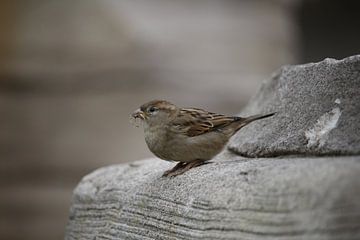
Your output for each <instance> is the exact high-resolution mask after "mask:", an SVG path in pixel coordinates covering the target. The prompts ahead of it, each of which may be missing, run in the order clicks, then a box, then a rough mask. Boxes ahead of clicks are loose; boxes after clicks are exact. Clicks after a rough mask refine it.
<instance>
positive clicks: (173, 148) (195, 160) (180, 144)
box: [132, 100, 275, 176]
mask: <svg viewBox="0 0 360 240" xmlns="http://www.w3.org/2000/svg"><path fill="white" fill-rule="evenodd" d="M274 114H275V113H271V114H266V115H254V116H250V117H247V118H242V117H228V116H225V115H222V114H217V113H212V112H208V111H205V110H203V109H199V108H179V107H177V106H176V105H174V104H172V103H170V102H168V101H165V100H153V101H150V102H148V103H145V104H143V105H142V106H141V107H140V108H139V109H138V110H136V111H135V112H134V113H133V114H132V117H133V118H140V119H141V120H143V123H144V135H145V141H146V143H147V145H148V147H149V149H150V151H151V152H152V153H154V154H155V155H156V156H157V157H159V158H161V159H164V160H168V161H177V162H179V163H178V164H177V165H176V166H175V167H174V168H173V169H171V170H168V171H166V172H165V173H164V176H176V175H180V174H182V173H184V172H186V171H187V170H189V169H191V168H193V167H196V166H199V165H201V164H203V163H204V162H205V161H207V160H210V159H212V158H213V157H214V156H215V155H217V154H218V153H219V152H220V151H221V150H222V149H223V147H224V146H225V145H226V143H227V142H228V140H229V139H230V138H231V137H232V136H233V135H234V134H235V133H236V132H237V131H238V130H239V129H241V128H242V127H244V126H245V125H247V124H249V123H250V122H252V121H255V120H258V119H262V118H267V117H270V116H272V115H274Z"/></svg>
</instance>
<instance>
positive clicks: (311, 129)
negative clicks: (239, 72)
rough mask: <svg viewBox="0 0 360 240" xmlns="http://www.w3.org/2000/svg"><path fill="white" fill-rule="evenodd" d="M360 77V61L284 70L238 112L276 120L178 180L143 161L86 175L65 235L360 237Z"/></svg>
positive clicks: (245, 133)
mask: <svg viewBox="0 0 360 240" xmlns="http://www.w3.org/2000/svg"><path fill="white" fill-rule="evenodd" d="M359 71H360V56H354V57H350V58H347V59H344V60H341V61H336V60H330V59H326V60H325V61H323V62H320V63H314V64H306V65H300V66H288V67H284V68H282V69H281V70H280V71H279V72H278V74H276V75H274V77H273V78H272V79H270V80H269V81H268V82H266V83H264V85H263V87H262V88H261V89H260V91H259V93H258V94H257V95H256V96H255V97H254V99H253V100H252V101H251V102H250V104H249V105H248V107H247V108H246V109H245V110H244V111H243V112H242V115H247V114H249V115H250V114H255V113H267V112H271V111H277V112H278V114H277V115H276V116H274V117H272V118H268V119H264V120H261V121H257V122H254V123H252V124H250V125H249V126H246V127H245V128H244V129H242V130H241V131H240V132H239V133H238V134H237V135H236V136H234V137H233V138H232V140H231V142H230V143H229V146H228V148H226V149H225V150H224V151H223V152H222V153H221V154H219V155H218V156H217V157H216V158H215V159H213V160H212V161H211V162H210V163H209V164H206V165H203V166H201V167H198V168H194V169H191V170H190V171H188V172H186V173H185V174H183V175H180V176H177V177H174V178H166V177H165V178H164V177H161V175H162V173H163V172H164V171H165V170H167V169H169V168H170V167H172V166H173V165H174V163H169V162H166V161H162V160H159V159H148V160H143V161H138V162H134V163H130V164H122V165H115V166H109V167H104V168H101V169H99V170H97V171H95V172H93V173H91V174H89V175H88V176H85V177H84V178H83V179H82V181H81V182H80V183H79V185H78V186H77V188H76V189H75V191H74V196H73V204H72V207H71V210H70V217H69V223H68V225H67V229H66V236H65V239H66V240H75V239H189V240H190V239H220V240H225V239H226V240H227V239H250V240H253V239H259V240H260V239H271V240H277V239H283V240H285V239H286V240H288V239H289V240H298V239H299V240H300V239H304V240H320V239H324V240H325V239H326V240H327V239H333V240H337V239H360V154H359V152H360V134H359V133H360V132H359V129H360V121H359V119H360V116H359V112H360V107H359V103H360V94H359V91H360V86H359V82H360V79H359V77H360V73H359ZM320 155H323V156H320ZM324 155H326V156H324ZM258 156H261V157H260V158H257V157H258ZM264 156H267V157H269V158H264ZM254 157H256V158H254Z"/></svg>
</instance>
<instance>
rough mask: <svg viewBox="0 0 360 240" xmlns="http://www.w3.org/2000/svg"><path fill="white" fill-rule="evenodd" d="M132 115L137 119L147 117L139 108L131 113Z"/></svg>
mask: <svg viewBox="0 0 360 240" xmlns="http://www.w3.org/2000/svg"><path fill="white" fill-rule="evenodd" d="M131 116H132V117H133V118H135V119H136V118H140V119H141V120H144V119H145V114H144V112H143V111H141V110H140V109H137V110H136V111H135V112H133V114H131Z"/></svg>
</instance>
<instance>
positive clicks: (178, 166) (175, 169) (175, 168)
mask: <svg viewBox="0 0 360 240" xmlns="http://www.w3.org/2000/svg"><path fill="white" fill-rule="evenodd" d="M184 166H185V163H184V162H178V163H177V164H176V165H175V167H173V168H172V169H169V170H167V171H165V172H164V174H163V175H162V176H163V177H166V176H168V175H169V174H170V173H172V172H175V171H177V170H179V169H180V168H182V167H184Z"/></svg>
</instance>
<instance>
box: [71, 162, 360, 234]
mask: <svg viewBox="0 0 360 240" xmlns="http://www.w3.org/2000/svg"><path fill="white" fill-rule="evenodd" d="M224 158H227V159H228V160H223V159H224ZM221 159H222V160H220V161H214V162H213V163H211V164H207V165H205V166H202V167H199V168H196V169H192V170H191V171H189V172H187V173H185V174H184V175H181V176H178V177H175V178H162V177H161V174H162V172H163V171H164V170H166V169H167V168H169V167H170V165H171V164H170V163H167V162H165V161H161V160H157V159H151V160H144V161H139V162H135V163H130V164H127V165H117V166H110V167H105V168H102V169H99V170H97V171H95V172H93V173H92V174H90V175H88V176H86V177H85V178H84V179H83V180H82V181H81V183H80V184H79V186H78V187H77V188H76V189H75V193H74V199H73V205H72V208H71V213H70V221H69V224H68V228H67V234H66V239H67V240H71V239H307V240H308V239H359V238H360V181H359V176H360V157H356V156H349V157H343V158H332V157H320V158H304V157H299V158H272V159H269V158H267V159H266V158H265V159H264V158H261V159H250V160H249V159H245V158H242V157H234V156H230V157H224V156H222V157H221Z"/></svg>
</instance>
